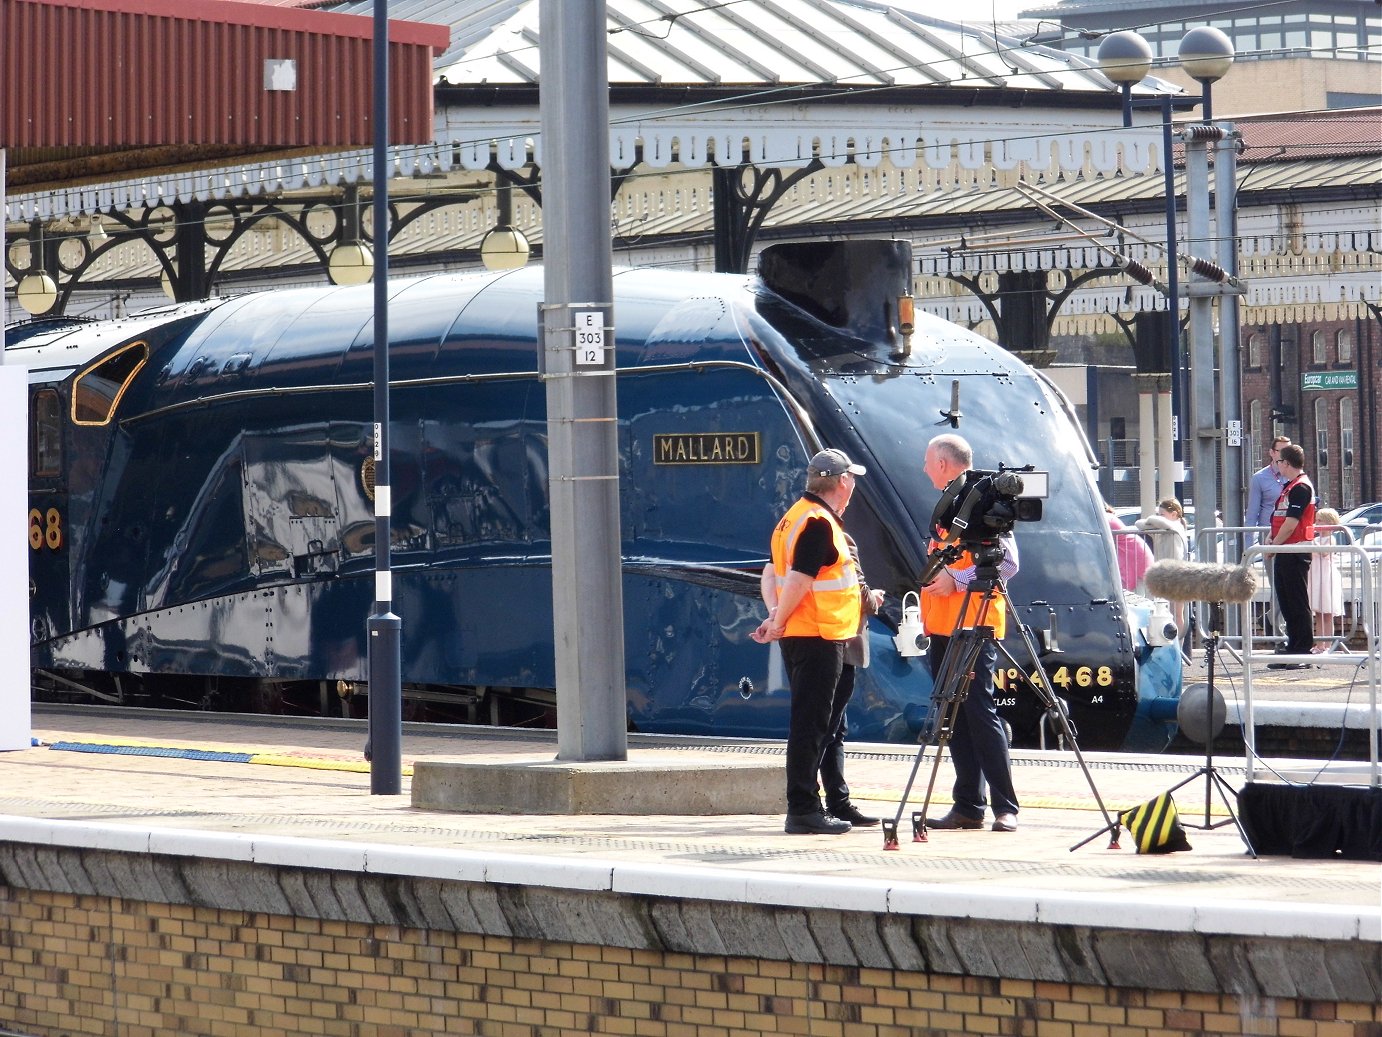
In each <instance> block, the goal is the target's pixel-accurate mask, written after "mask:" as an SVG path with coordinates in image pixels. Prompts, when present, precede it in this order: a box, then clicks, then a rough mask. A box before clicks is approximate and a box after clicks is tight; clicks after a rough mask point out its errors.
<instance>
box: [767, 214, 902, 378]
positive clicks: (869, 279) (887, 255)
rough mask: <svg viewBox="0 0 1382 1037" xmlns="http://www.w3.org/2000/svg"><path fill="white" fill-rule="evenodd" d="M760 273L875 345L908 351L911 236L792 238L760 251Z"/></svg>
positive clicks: (796, 299)
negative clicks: (901, 237) (856, 238)
mask: <svg viewBox="0 0 1382 1037" xmlns="http://www.w3.org/2000/svg"><path fill="white" fill-rule="evenodd" d="M758 276H759V277H761V278H762V279H763V283H764V284H765V285H766V286H767V287H768V288H770V289H772V290H773V291H774V292H776V293H777V294H778V295H781V296H782V297H783V298H784V299H787V300H788V301H790V302H792V303H794V304H795V305H797V306H800V307H801V308H802V309H803V310H806V311H807V312H808V313H810V314H811V315H812V316H814V317H816V318H818V319H820V320H821V321H823V322H825V323H826V324H829V325H830V326H831V327H833V328H837V329H839V330H840V331H842V332H844V333H845V334H848V335H851V336H853V337H855V338H858V339H861V340H862V341H863V342H865V343H868V344H869V346H871V347H872V348H874V349H877V348H878V346H879V345H884V346H886V348H887V352H888V353H890V354H892V355H893V356H898V355H902V354H905V353H906V352H907V350H908V341H907V340H908V339H909V338H910V337H911V334H912V245H911V242H908V241H896V240H877V241H788V242H782V243H781V244H777V245H769V246H768V247H767V248H765V249H764V250H763V251H762V252H761V253H759V256H758Z"/></svg>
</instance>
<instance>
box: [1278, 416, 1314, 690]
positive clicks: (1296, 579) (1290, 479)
mask: <svg viewBox="0 0 1382 1037" xmlns="http://www.w3.org/2000/svg"><path fill="white" fill-rule="evenodd" d="M1276 466H1277V469H1278V470H1279V471H1280V472H1281V474H1282V475H1284V476H1286V479H1287V482H1286V485H1285V486H1283V487H1282V488H1281V494H1280V496H1278V497H1277V499H1276V508H1275V510H1274V511H1273V512H1272V532H1271V536H1270V537H1269V538H1268V540H1267V543H1268V544H1270V545H1273V546H1293V545H1296V544H1305V543H1309V542H1310V541H1311V540H1313V539H1314V538H1315V487H1314V486H1313V485H1311V483H1310V480H1309V479H1308V478H1307V477H1306V475H1305V451H1304V450H1302V449H1301V448H1300V447H1298V446H1297V445H1296V444H1294V443H1287V444H1286V445H1285V446H1283V447H1282V448H1281V457H1280V458H1279V459H1278V460H1277V463H1276ZM1271 574H1272V589H1273V590H1275V591H1276V601H1277V604H1278V605H1279V606H1280V607H1281V616H1282V618H1283V619H1284V620H1285V621H1286V646H1285V649H1284V651H1283V652H1282V654H1283V655H1309V654H1310V649H1311V648H1313V647H1314V645H1315V635H1314V631H1315V627H1314V621H1313V620H1312V618H1311V614H1310V590H1309V586H1308V584H1309V579H1310V555H1308V554H1306V553H1304V552H1293V553H1291V554H1279V555H1277V556H1276V557H1275V558H1274V559H1273V560H1272V568H1271ZM1309 665H1310V664H1309V663H1285V662H1283V663H1269V664H1268V667H1267V668H1268V669H1271V670H1301V669H1305V668H1306V667H1308V666H1309Z"/></svg>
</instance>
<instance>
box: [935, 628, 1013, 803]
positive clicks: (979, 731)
mask: <svg viewBox="0 0 1382 1037" xmlns="http://www.w3.org/2000/svg"><path fill="white" fill-rule="evenodd" d="M949 645H950V638H948V637H937V636H936V635H935V634H932V635H931V647H930V649H929V652H928V656H927V658H928V661H929V662H930V664H931V675H932V676H933V677H934V676H935V675H936V674H938V673H940V672H941V662H942V660H943V659H944V658H945V652H946V649H947V648H948V647H949ZM997 661H998V646H997V645H996V644H994V643H993V642H992V641H988V642H986V643H985V644H984V645H983V646H982V647H981V648H980V650H979V657H978V658H977V659H976V660H975V662H974V679H973V680H972V681H971V682H970V685H969V694H968V695H966V696H965V700H964V703H963V704H962V705H961V706H960V708H959V710H958V711H957V713H956V715H955V724H954V729H953V730H952V732H951V735H950V759H951V762H952V763H953V764H954V766H955V791H954V800H955V810H956V811H957V812H959V813H961V814H963V815H964V816H965V817H970V818H973V819H974V820H976V821H982V820H983V819H984V809H985V808H986V807H987V806H988V800H987V799H986V798H985V796H984V782H985V781H987V782H988V789H989V793H990V795H992V797H993V813H994V815H995V816H996V815H998V814H1015V813H1017V792H1016V791H1015V790H1014V789H1013V777H1012V763H1011V760H1010V759H1009V757H1008V736H1007V733H1006V732H1005V731H1004V730H1003V721H1002V720H1001V719H999V716H998V705H997V703H995V702H994V701H993V668H994V665H995V664H996V663H997Z"/></svg>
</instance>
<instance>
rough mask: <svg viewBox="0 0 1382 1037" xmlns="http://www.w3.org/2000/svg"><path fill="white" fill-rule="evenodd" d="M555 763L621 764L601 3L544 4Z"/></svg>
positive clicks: (620, 621)
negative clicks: (554, 657)
mask: <svg viewBox="0 0 1382 1037" xmlns="http://www.w3.org/2000/svg"><path fill="white" fill-rule="evenodd" d="M538 30H539V38H540V40H541V45H540V48H539V66H540V72H541V79H542V84H543V89H542V92H541V97H540V108H541V120H542V138H541V141H542V173H543V182H542V231H543V255H544V263H543V270H544V274H543V289H544V297H545V302H544V303H543V305H542V307H541V310H540V317H541V320H540V327H541V332H540V333H541V337H542V349H543V371H544V374H543V378H544V380H545V382H546V391H547V451H548V478H549V488H550V493H551V522H552V615H553V635H554V642H555V648H556V676H557V758H558V759H560V760H570V761H587V760H625V759H627V758H628V733H627V729H628V719H627V718H628V705H627V699H626V695H625V689H624V603H623V586H622V580H623V566H622V558H621V538H620V531H619V442H618V423H617V422H618V408H617V405H616V400H615V388H614V381H615V380H614V368H615V349H614V320H613V314H614V301H613V300H614V280H613V275H612V273H611V269H610V268H611V264H612V262H613V250H612V242H611V233H610V225H609V214H610V200H609V173H610V166H609V73H608V67H607V61H608V58H607V57H606V44H605V40H606V34H605V4H604V2H603V0H540V3H539V6H538Z"/></svg>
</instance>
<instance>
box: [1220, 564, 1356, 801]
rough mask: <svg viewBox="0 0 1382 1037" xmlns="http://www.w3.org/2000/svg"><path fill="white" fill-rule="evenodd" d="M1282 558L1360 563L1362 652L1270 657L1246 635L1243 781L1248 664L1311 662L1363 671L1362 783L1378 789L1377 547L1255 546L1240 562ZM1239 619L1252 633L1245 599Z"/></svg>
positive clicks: (1248, 727)
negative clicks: (1327, 557)
mask: <svg viewBox="0 0 1382 1037" xmlns="http://www.w3.org/2000/svg"><path fill="white" fill-rule="evenodd" d="M1282 554H1296V555H1299V554H1305V555H1313V554H1330V555H1334V554H1346V555H1349V556H1350V557H1352V558H1353V559H1354V560H1355V561H1356V562H1358V563H1360V564H1359V565H1358V569H1359V571H1360V572H1361V575H1362V587H1363V609H1362V612H1363V616H1364V624H1363V630H1364V635H1365V643H1364V651H1363V652H1362V653H1360V654H1339V653H1334V652H1325V653H1322V654H1320V655H1304V656H1301V655H1276V654H1275V653H1273V652H1261V651H1257V650H1256V649H1255V648H1254V647H1253V643H1252V637H1251V636H1248V637H1245V638H1244V641H1243V652H1242V660H1243V746H1244V753H1245V759H1244V767H1245V770H1246V775H1247V780H1248V781H1252V780H1253V773H1254V761H1255V759H1256V757H1257V737H1256V730H1255V726H1254V720H1253V702H1252V677H1253V664H1254V663H1259V662H1286V663H1292V662H1296V663H1311V664H1315V665H1319V666H1352V667H1355V668H1357V667H1363V668H1364V670H1365V672H1366V676H1367V687H1368V714H1369V722H1368V763H1369V768H1368V784H1369V785H1370V786H1371V787H1373V788H1377V787H1379V785H1382V778H1379V771H1378V728H1379V726H1382V714H1379V713H1378V683H1379V669H1382V663H1379V658H1380V657H1382V610H1380V609H1379V603H1378V599H1377V593H1376V588H1375V586H1374V582H1373V562H1374V558H1376V559H1377V560H1379V561H1382V545H1378V546H1376V547H1363V546H1361V545H1359V544H1328V545H1323V544H1315V543H1313V542H1312V543H1308V544H1281V545H1270V544H1255V545H1253V546H1252V547H1249V548H1248V549H1247V550H1246V551H1245V552H1244V553H1243V564H1244V565H1251V564H1253V563H1254V562H1256V561H1257V560H1258V559H1261V560H1262V561H1263V563H1264V565H1265V563H1266V560H1267V558H1268V557H1274V556H1276V555H1282ZM1239 615H1240V618H1241V622H1242V624H1243V629H1244V630H1247V631H1251V630H1252V602H1251V601H1245V602H1242V603H1241V604H1240V606H1239Z"/></svg>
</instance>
